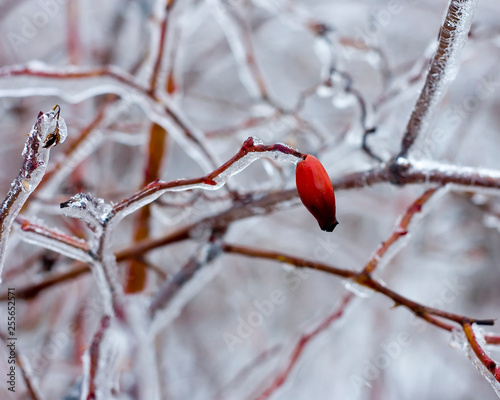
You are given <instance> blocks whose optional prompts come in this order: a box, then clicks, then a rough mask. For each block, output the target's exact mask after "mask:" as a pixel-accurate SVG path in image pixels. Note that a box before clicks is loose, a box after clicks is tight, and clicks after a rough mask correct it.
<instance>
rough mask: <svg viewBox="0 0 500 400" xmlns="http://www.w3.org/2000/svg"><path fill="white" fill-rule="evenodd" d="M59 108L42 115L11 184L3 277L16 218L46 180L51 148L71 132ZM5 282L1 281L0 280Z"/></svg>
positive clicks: (0, 260)
mask: <svg viewBox="0 0 500 400" xmlns="http://www.w3.org/2000/svg"><path fill="white" fill-rule="evenodd" d="M60 111H61V110H60V108H59V106H55V107H54V108H53V109H52V110H50V111H49V112H47V113H40V114H39V115H38V118H37V121H36V123H35V125H34V126H33V128H32V129H31V132H30V134H29V136H28V140H27V141H26V144H25V145H24V149H23V152H22V157H23V159H24V162H23V166H22V167H21V170H20V171H19V175H18V176H17V178H16V179H14V181H13V182H12V184H11V187H10V190H9V192H8V194H7V197H6V198H5V199H4V201H3V202H2V205H1V206H0V225H1V232H0V277H1V272H2V270H3V265H4V262H5V256H6V243H7V239H8V236H9V233H10V230H11V228H12V225H13V223H14V220H15V218H16V216H17V215H18V214H19V212H20V211H21V208H22V207H23V205H24V203H25V202H26V200H27V199H28V197H29V196H30V195H31V194H32V193H33V191H34V190H35V189H36V187H37V186H38V185H39V184H40V182H41V181H42V178H43V176H44V175H45V171H46V168H47V163H48V161H49V154H50V149H51V148H52V147H53V146H55V145H57V144H58V143H61V142H63V141H64V140H65V139H66V137H67V135H68V130H67V128H66V124H65V122H64V119H63V118H61V117H60ZM0 281H1V280H0Z"/></svg>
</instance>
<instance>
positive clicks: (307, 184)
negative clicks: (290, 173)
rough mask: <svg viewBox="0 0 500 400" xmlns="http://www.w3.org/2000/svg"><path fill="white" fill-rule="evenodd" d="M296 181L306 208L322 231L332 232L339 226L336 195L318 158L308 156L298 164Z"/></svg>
mask: <svg viewBox="0 0 500 400" xmlns="http://www.w3.org/2000/svg"><path fill="white" fill-rule="evenodd" d="M295 180H296V183H297V190H298V192H299V196H300V200H302V203H303V204H304V206H306V208H307V209H308V210H309V212H310V213H311V214H312V215H313V216H314V218H316V220H317V221H318V223H319V227H320V228H321V229H322V230H324V231H327V232H332V231H333V230H334V229H335V227H336V226H337V225H338V222H337V218H336V217H335V194H334V192H333V186H332V183H331V182H330V177H329V176H328V174H327V172H326V170H325V168H324V167H323V165H322V164H321V163H320V162H319V160H318V159H317V158H316V157H314V156H312V155H310V154H308V155H307V156H306V158H305V159H304V160H302V161H299V162H298V163H297V170H296V171H295Z"/></svg>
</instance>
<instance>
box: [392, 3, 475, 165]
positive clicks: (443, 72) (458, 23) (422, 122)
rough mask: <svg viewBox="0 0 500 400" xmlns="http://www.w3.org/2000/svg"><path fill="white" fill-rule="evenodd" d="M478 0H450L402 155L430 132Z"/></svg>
mask: <svg viewBox="0 0 500 400" xmlns="http://www.w3.org/2000/svg"><path fill="white" fill-rule="evenodd" d="M477 3H478V1H477V0H450V3H449V6H448V12H447V14H446V17H445V20H444V22H443V25H442V26H441V30H440V32H439V45H438V48H437V50H436V53H435V54H434V58H433V59H432V61H431V66H430V68H429V71H428V72H427V77H426V80H425V84H424V87H423V89H422V91H421V92H420V96H419V98H418V100H417V103H416V104H415V107H414V109H413V113H412V115H411V117H410V120H409V121H408V125H407V126H406V131H405V134H404V137H403V141H402V143H401V151H400V154H399V155H400V156H402V157H406V156H407V154H408V151H409V150H410V148H411V146H412V145H413V143H414V142H415V140H416V139H417V137H418V136H420V135H422V134H425V133H426V131H427V129H428V128H429V125H430V123H431V119H432V117H433V115H434V113H435V112H437V109H438V105H439V103H440V101H441V99H442V98H443V96H444V94H445V91H446V89H447V87H448V85H449V84H450V83H451V82H452V81H453V80H454V79H455V76H456V74H457V70H458V67H459V65H458V64H459V60H460V56H461V53H462V49H463V47H464V46H465V43H466V42H467V36H468V34H469V31H470V27H471V24H472V17H473V15H474V11H475V9H476V5H477Z"/></svg>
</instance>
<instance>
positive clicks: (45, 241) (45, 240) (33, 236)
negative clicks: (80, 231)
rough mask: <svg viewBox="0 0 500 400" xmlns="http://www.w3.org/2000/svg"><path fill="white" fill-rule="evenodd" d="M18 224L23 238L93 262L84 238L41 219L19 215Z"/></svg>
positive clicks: (72, 256)
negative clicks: (40, 220) (35, 219)
mask: <svg viewBox="0 0 500 400" xmlns="http://www.w3.org/2000/svg"><path fill="white" fill-rule="evenodd" d="M15 222H16V226H17V227H18V228H19V229H18V230H17V232H18V234H19V236H20V237H21V240H23V241H25V242H27V243H31V244H34V245H37V246H41V247H44V248H46V249H49V250H52V251H55V252H57V253H59V254H62V255H65V256H67V257H69V258H72V259H74V260H79V261H84V262H91V261H92V255H91V253H90V247H89V245H88V244H87V243H86V242H85V241H84V240H82V239H80V238H77V237H74V236H71V235H68V234H66V233H64V232H61V231H59V230H57V229H54V228H48V227H46V226H44V225H43V224H42V223H41V222H39V221H36V222H35V221H33V220H32V219H28V218H26V217H24V216H21V215H18V216H17V218H16V221H15Z"/></svg>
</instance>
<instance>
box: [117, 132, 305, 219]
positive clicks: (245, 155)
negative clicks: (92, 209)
mask: <svg viewBox="0 0 500 400" xmlns="http://www.w3.org/2000/svg"><path fill="white" fill-rule="evenodd" d="M262 157H268V158H271V159H274V160H276V161H288V162H292V163H297V162H298V161H300V160H301V159H302V158H303V157H304V155H303V154H302V153H300V152H298V151H297V150H295V149H293V148H291V147H289V146H287V145H285V144H280V143H277V144H273V145H264V144H263V143H262V142H261V141H260V140H258V139H256V138H253V137H250V138H248V139H247V140H245V142H244V143H243V146H242V147H241V148H240V150H239V151H238V153H236V155H234V156H233V157H232V158H231V159H230V160H228V161H227V162H225V163H224V164H223V165H221V166H220V167H219V168H217V169H215V170H214V171H213V172H211V173H209V174H208V175H205V176H202V177H200V178H193V179H178V180H175V181H170V182H163V181H156V182H152V183H151V184H149V185H148V186H147V187H145V188H144V189H143V190H141V191H139V192H137V193H135V194H134V195H133V196H131V197H130V198H128V199H125V200H123V201H121V202H120V203H118V204H116V205H115V206H114V207H113V211H112V214H111V218H112V219H113V220H114V223H115V224H116V223H117V222H118V221H120V220H121V219H122V218H124V217H126V216H127V215H129V214H131V213H133V212H134V211H136V210H138V209H139V208H141V207H143V206H144V205H146V204H149V203H151V202H153V201H154V200H156V199H157V198H158V197H160V196H161V195H163V194H164V193H166V192H167V191H181V190H189V189H205V190H216V189H219V188H221V187H222V186H224V185H225V184H226V182H227V181H228V179H229V178H230V177H231V176H233V175H235V174H237V173H238V172H241V171H242V170H243V169H245V168H246V167H248V166H249V165H250V164H251V163H252V162H254V161H255V160H258V159H259V158H262ZM111 218H110V219H111Z"/></svg>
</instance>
